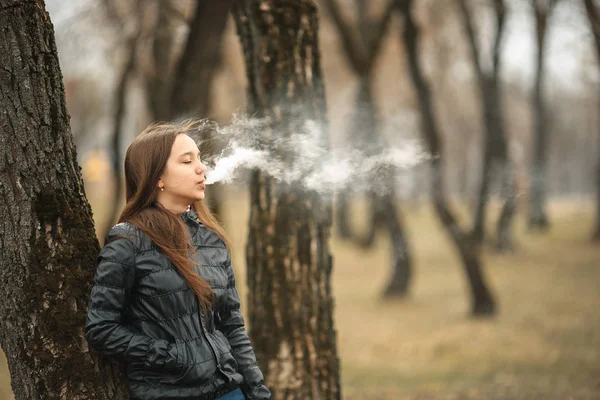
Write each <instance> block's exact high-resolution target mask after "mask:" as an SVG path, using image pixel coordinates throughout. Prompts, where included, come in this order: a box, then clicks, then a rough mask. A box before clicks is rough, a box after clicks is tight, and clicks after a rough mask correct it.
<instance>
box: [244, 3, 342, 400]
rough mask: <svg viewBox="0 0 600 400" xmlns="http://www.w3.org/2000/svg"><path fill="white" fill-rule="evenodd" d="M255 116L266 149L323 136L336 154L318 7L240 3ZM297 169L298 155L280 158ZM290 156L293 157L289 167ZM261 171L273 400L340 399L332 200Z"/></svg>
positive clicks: (267, 363) (257, 317)
mask: <svg viewBox="0 0 600 400" xmlns="http://www.w3.org/2000/svg"><path fill="white" fill-rule="evenodd" d="M234 16H235V20H236V25H237V28H238V34H239V36H240V40H241V43H242V48H243V50H244V56H245V63H246V73H247V76H248V82H249V88H248V93H249V104H250V112H251V114H252V115H257V116H261V117H265V118H266V120H267V121H268V129H267V130H266V131H265V132H264V138H265V141H269V140H273V139H274V140H277V139H280V140H281V139H284V140H285V139H287V138H290V137H291V136H292V135H294V134H295V135H302V134H303V130H304V129H303V125H302V124H303V122H301V121H306V120H312V121H314V122H316V123H317V124H318V126H319V127H320V128H321V129H322V136H321V137H322V145H323V146H329V139H328V132H327V130H328V127H327V122H326V105H325V93H324V92H325V91H324V86H323V79H322V75H321V67H320V54H319V47H318V28H317V24H318V17H317V8H316V6H315V4H314V3H313V2H312V1H310V0H294V1H292V0H287V1H286V0H266V1H260V2H259V1H255V0H238V1H236V3H235V5H234ZM299 117H301V118H299ZM273 156H278V157H281V158H282V159H283V160H284V161H285V162H289V163H292V162H293V161H294V160H293V157H292V156H291V155H290V154H274V155H273ZM290 158H292V159H290ZM299 187H300V186H296V185H293V184H292V185H290V184H284V183H280V182H277V181H275V180H274V179H273V178H272V177H270V176H269V175H268V174H267V173H264V172H261V171H254V172H253V173H252V180H251V184H250V188H251V189H250V197H251V205H250V221H249V235H248V246H247V265H248V285H249V295H250V296H249V302H248V313H249V316H250V335H251V338H252V340H253V343H254V348H255V351H256V354H257V357H258V360H259V363H260V365H261V367H262V370H263V372H264V374H265V379H266V383H267V386H268V387H269V388H270V389H271V391H272V393H273V398H275V399H340V398H341V389H340V371H339V359H338V355H337V347H336V331H335V327H334V324H333V298H332V294H331V270H332V256H331V254H330V248H329V240H330V236H331V233H330V230H331V215H332V212H331V198H330V197H329V196H323V195H319V194H318V193H315V192H312V191H303V190H302V189H300V188H299Z"/></svg>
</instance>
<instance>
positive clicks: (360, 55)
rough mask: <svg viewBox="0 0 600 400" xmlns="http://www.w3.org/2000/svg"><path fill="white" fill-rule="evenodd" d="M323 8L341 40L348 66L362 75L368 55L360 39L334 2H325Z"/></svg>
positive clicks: (332, 0) (334, 0) (328, 0)
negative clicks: (325, 9)
mask: <svg viewBox="0 0 600 400" xmlns="http://www.w3.org/2000/svg"><path fill="white" fill-rule="evenodd" d="M325 7H326V8H327V12H328V13H329V15H330V16H331V18H332V19H333V23H334V25H335V27H336V28H337V30H338V33H339V34H340V37H341V38H342V45H343V46H344V50H345V52H344V53H345V54H346V57H348V61H349V62H350V66H351V67H352V69H354V71H355V72H356V73H357V74H359V75H362V74H364V72H365V71H367V64H368V55H367V49H366V48H365V44H364V43H363V41H362V38H361V37H360V36H359V35H357V34H356V30H354V29H352V28H351V27H350V25H349V24H348V23H346V21H345V20H344V17H343V16H342V13H341V11H340V9H339V7H338V4H337V2H336V0H325Z"/></svg>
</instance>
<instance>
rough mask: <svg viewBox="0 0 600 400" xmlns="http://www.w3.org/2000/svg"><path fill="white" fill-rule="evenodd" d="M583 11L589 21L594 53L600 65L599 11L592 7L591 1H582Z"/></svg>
mask: <svg viewBox="0 0 600 400" xmlns="http://www.w3.org/2000/svg"><path fill="white" fill-rule="evenodd" d="M583 3H584V5H585V10H586V13H587V16H588V20H589V21H590V28H591V29H592V33H593V35H594V40H595V43H596V53H597V55H598V62H599V63H600V10H598V7H596V6H595V5H594V2H593V0H583Z"/></svg>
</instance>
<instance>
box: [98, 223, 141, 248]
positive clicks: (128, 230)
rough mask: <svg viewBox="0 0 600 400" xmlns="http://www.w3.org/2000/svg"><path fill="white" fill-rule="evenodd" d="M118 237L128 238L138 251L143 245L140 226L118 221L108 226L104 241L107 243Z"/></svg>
mask: <svg viewBox="0 0 600 400" xmlns="http://www.w3.org/2000/svg"><path fill="white" fill-rule="evenodd" d="M118 239H125V240H129V241H130V242H131V243H132V244H133V248H134V250H136V251H139V249H140V248H142V247H143V242H144V240H143V239H144V233H143V232H142V230H141V229H140V228H138V227H137V226H135V225H133V224H131V223H129V222H120V223H118V224H116V225H115V226H113V227H112V228H110V230H109V231H108V233H107V234H106V238H105V240H104V243H105V244H108V243H110V242H112V241H114V240H118Z"/></svg>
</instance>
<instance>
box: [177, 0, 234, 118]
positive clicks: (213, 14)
mask: <svg viewBox="0 0 600 400" xmlns="http://www.w3.org/2000/svg"><path fill="white" fill-rule="evenodd" d="M196 3H197V4H196V10H195V13H194V17H193V19H192V21H191V22H190V32H189V34H188V38H187V43H186V45H185V48H184V51H183V55H182V56H181V59H180V60H179V62H178V64H177V68H176V70H175V75H174V79H173V85H172V86H173V87H172V89H171V93H170V99H171V101H170V103H171V110H170V118H171V119H173V118H181V117H189V116H199V117H201V118H205V117H207V116H208V114H209V113H210V88H211V86H212V82H213V78H214V75H215V72H216V70H217V67H218V66H219V63H220V59H221V57H220V56H221V41H222V38H223V33H224V32H225V27H226V25H227V17H228V16H229V10H230V9H231V5H232V4H233V0H219V1H213V0H198V1H197V2H196Z"/></svg>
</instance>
